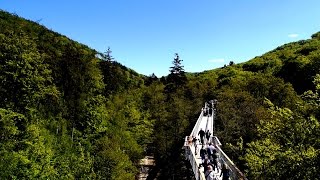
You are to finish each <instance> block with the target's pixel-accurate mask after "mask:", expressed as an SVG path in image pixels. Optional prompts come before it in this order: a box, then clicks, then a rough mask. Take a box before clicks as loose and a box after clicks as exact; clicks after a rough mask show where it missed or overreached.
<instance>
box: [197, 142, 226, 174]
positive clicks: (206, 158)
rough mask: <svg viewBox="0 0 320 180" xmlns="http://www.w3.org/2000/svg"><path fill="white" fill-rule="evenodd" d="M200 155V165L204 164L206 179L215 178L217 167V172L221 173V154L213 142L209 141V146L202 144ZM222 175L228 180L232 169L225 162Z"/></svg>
mask: <svg viewBox="0 0 320 180" xmlns="http://www.w3.org/2000/svg"><path fill="white" fill-rule="evenodd" d="M200 157H201V162H202V163H201V164H200V166H203V169H204V173H205V177H206V180H214V179H215V177H214V171H216V169H217V172H218V173H219V167H218V161H219V154H218V151H217V149H216V147H215V146H214V145H213V144H212V143H209V145H208V147H207V148H205V146H204V145H202V148H201V150H200ZM221 176H222V180H228V179H229V177H230V170H229V169H228V168H227V166H226V165H225V164H223V165H222V169H221V172H220V177H221Z"/></svg>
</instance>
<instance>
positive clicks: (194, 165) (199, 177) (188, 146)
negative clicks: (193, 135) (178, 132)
mask: <svg viewBox="0 0 320 180" xmlns="http://www.w3.org/2000/svg"><path fill="white" fill-rule="evenodd" d="M188 138H189V137H188V136H187V137H186V138H185V144H184V149H185V155H186V159H188V160H189V161H190V164H191V167H192V170H193V173H194V176H195V178H196V180H205V179H206V178H205V176H204V173H202V172H201V171H200V169H199V167H200V164H198V163H197V161H196V159H197V157H196V155H195V154H194V152H193V151H192V150H191V148H192V144H190V143H189V141H188Z"/></svg>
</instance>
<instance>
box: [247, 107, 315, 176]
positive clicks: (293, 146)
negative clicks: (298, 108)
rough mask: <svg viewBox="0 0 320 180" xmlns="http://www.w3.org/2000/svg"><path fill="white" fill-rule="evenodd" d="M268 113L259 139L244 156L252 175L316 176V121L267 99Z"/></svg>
mask: <svg viewBox="0 0 320 180" xmlns="http://www.w3.org/2000/svg"><path fill="white" fill-rule="evenodd" d="M268 104H269V106H270V108H269V112H270V113H271V117H270V118H268V119H264V120H261V122H260V124H259V126H258V135H259V139H258V140H256V141H254V142H251V143H250V144H249V148H248V149H247V154H246V155H245V156H244V159H245V161H246V162H247V166H248V175H249V176H250V177H251V178H253V179H274V178H287V179H316V178H318V175H317V168H316V164H317V161H318V160H319V150H317V149H318V147H319V145H320V144H319V142H320V141H319V138H318V137H319V133H320V131H319V126H320V124H319V122H318V120H316V119H315V118H314V117H312V116H311V117H307V118H305V117H303V116H301V115H299V114H298V113H294V112H292V111H291V110H289V109H282V108H278V107H274V106H273V104H272V103H271V102H270V101H269V102H268Z"/></svg>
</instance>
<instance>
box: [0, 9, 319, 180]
mask: <svg viewBox="0 0 320 180" xmlns="http://www.w3.org/2000/svg"><path fill="white" fill-rule="evenodd" d="M182 59H183V58H180V56H179V54H176V55H175V58H174V59H173V66H172V67H170V68H169V67H168V69H169V70H170V73H169V75H168V76H166V77H161V78H160V79H159V78H157V77H156V76H155V75H151V76H150V77H144V76H142V75H140V74H138V73H136V72H134V71H133V70H130V69H128V68H126V67H124V66H122V65H121V64H119V63H117V62H116V58H114V59H113V57H112V55H111V52H110V51H108V50H107V51H106V52H105V53H99V52H96V51H95V50H93V49H90V48H89V47H87V46H85V45H82V44H80V43H77V42H75V41H72V40H70V39H68V38H67V37H65V36H62V35H60V34H58V33H55V32H53V31H50V30H48V29H47V28H45V27H43V26H41V25H39V24H37V23H34V22H31V21H28V20H25V19H22V18H20V17H18V16H15V15H11V14H10V13H7V12H4V11H0V82H1V86H0V179H123V180H127V179H134V178H135V175H136V174H137V173H138V170H139V166H138V161H139V159H140V158H142V157H143V156H144V155H153V156H154V157H155V160H156V167H154V168H153V169H152V170H151V172H150V176H149V179H153V178H155V177H157V179H166V180H167V179H175V180H177V179H191V178H192V176H193V175H192V171H191V170H190V165H189V164H188V162H185V161H184V156H183V152H182V149H181V147H182V145H183V140H184V138H185V136H186V135H188V134H190V132H191V129H192V127H193V126H194V123H195V121H196V119H197V117H198V115H199V113H200V109H201V107H202V105H203V103H204V102H205V101H208V100H211V99H217V100H218V104H217V119H216V122H217V125H216V130H217V132H215V134H216V135H218V137H219V139H220V140H221V142H222V143H223V147H222V148H223V149H224V150H225V151H226V153H227V154H228V155H229V156H230V157H231V158H232V159H233V160H234V162H236V163H237V165H238V166H239V167H240V168H241V169H242V170H243V171H244V172H245V173H246V175H247V176H248V178H249V179H320V177H319V175H318V171H319V167H320V166H319V165H320V156H319V153H320V152H319V149H320V138H319V137H320V125H319V119H320V100H319V93H320V75H319V72H320V65H319V64H320V63H319V62H320V35H319V33H316V34H314V35H313V36H312V39H309V40H305V41H299V42H294V43H289V44H286V45H284V46H281V47H279V48H277V49H275V50H273V51H270V52H268V53H266V54H264V55H262V56H260V57H256V58H254V59H252V60H250V61H248V62H245V63H242V64H234V63H232V62H230V64H229V65H227V66H225V67H222V68H219V69H214V70H210V71H206V72H202V73H188V74H186V73H185V72H184V69H183V65H182V62H183V61H182ZM168 61H170V60H168ZM317 74H318V75H317Z"/></svg>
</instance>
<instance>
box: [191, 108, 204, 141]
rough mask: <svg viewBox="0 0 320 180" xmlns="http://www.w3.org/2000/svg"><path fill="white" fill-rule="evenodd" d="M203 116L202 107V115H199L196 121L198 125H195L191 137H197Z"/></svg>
mask: <svg viewBox="0 0 320 180" xmlns="http://www.w3.org/2000/svg"><path fill="white" fill-rule="evenodd" d="M202 117H203V108H202V110H201V113H200V116H199V118H198V120H197V122H196V125H195V126H194V127H193V130H192V132H191V135H190V136H191V137H196V136H197V133H198V132H197V130H198V129H199V126H200V123H201V121H200V119H202Z"/></svg>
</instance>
